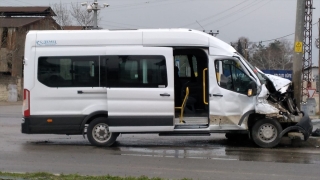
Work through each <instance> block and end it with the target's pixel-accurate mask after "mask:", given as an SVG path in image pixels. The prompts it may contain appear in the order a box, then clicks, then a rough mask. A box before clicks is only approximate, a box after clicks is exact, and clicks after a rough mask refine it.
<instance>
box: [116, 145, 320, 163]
mask: <svg viewBox="0 0 320 180" xmlns="http://www.w3.org/2000/svg"><path fill="white" fill-rule="evenodd" d="M113 150H115V152H119V154H120V155H123V156H142V157H160V158H161V157H162V158H189V159H209V160H210V159H211V160H233V161H259V162H280V163H301V164H320V154H319V153H315V154H314V153H304V152H303V149H301V152H290V151H288V149H287V150H285V151H283V149H260V148H232V147H218V148H192V147H190V148H180V147H178V148H176V147H168V148H163V147H162V148H160V149H159V148H155V147H152V148H143V147H141V148H138V147H114V148H113Z"/></svg>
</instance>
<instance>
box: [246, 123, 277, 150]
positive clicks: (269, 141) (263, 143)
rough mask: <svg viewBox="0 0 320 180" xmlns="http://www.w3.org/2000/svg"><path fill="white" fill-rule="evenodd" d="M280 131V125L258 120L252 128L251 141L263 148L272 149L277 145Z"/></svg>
mask: <svg viewBox="0 0 320 180" xmlns="http://www.w3.org/2000/svg"><path fill="white" fill-rule="evenodd" d="M281 131H282V127H281V125H280V123H279V122H278V121H276V120H272V119H261V120H258V121H257V122H256V123H255V124H254V125H253V127H252V140H253V142H254V143H256V144H257V145H258V146H260V147H263V148H272V147H275V146H277V145H278V144H279V142H280V140H281V138H280V137H279V135H280V133H281Z"/></svg>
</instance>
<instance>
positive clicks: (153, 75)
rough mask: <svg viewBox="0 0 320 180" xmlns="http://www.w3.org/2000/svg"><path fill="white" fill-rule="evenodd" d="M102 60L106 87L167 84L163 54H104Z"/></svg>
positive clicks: (155, 86) (161, 85)
mask: <svg viewBox="0 0 320 180" xmlns="http://www.w3.org/2000/svg"><path fill="white" fill-rule="evenodd" d="M103 61H105V62H106V71H107V80H106V82H107V84H106V85H107V87H127V88H143V87H149V88H162V87H166V86H167V84H168V83H167V71H166V61H165V58H164V57H163V56H134V55H132V56H104V57H103V58H102V62H103ZM102 64H103V63H102Z"/></svg>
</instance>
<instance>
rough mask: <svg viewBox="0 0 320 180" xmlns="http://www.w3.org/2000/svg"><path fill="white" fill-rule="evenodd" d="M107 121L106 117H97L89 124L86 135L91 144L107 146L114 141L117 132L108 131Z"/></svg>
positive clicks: (117, 134)
mask: <svg viewBox="0 0 320 180" xmlns="http://www.w3.org/2000/svg"><path fill="white" fill-rule="evenodd" d="M107 122H108V119H107V118H105V117H98V118H96V119H94V120H93V121H91V123H90V124H89V126H88V129H87V137H88V140H89V142H90V143H91V144H92V145H94V146H100V147H102V146H104V147H108V146H111V145H112V144H113V143H114V142H115V141H116V139H117V137H118V136H119V133H112V132H109V126H108V124H107ZM98 131H99V132H98ZM98 136H99V137H98Z"/></svg>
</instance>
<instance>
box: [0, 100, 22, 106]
mask: <svg viewBox="0 0 320 180" xmlns="http://www.w3.org/2000/svg"><path fill="white" fill-rule="evenodd" d="M15 105H22V101H17V102H8V101H0V106H15Z"/></svg>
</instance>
